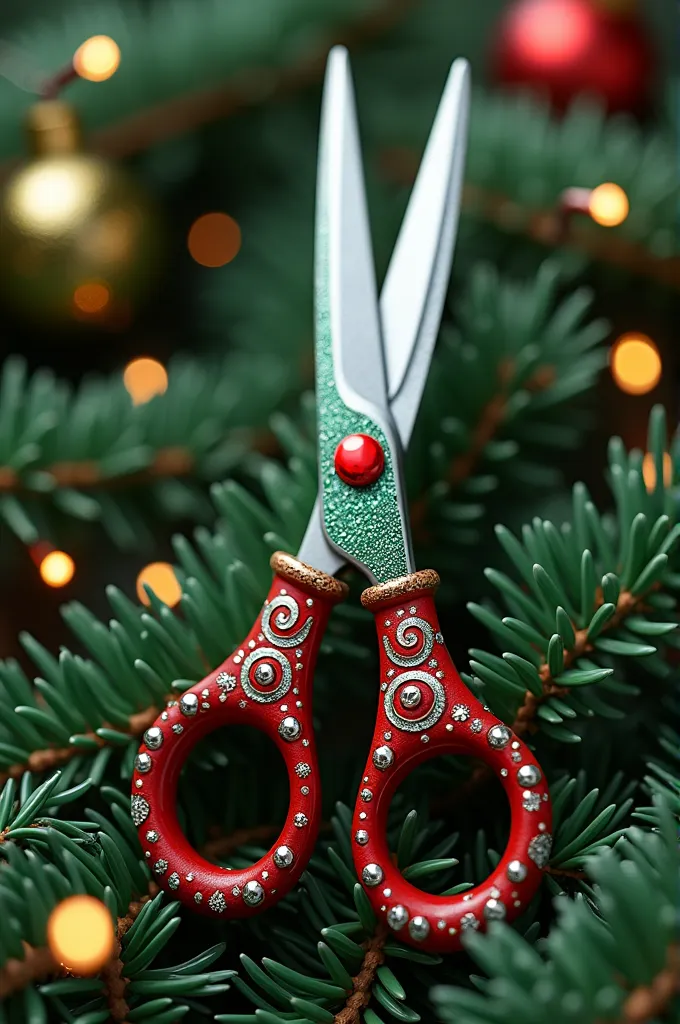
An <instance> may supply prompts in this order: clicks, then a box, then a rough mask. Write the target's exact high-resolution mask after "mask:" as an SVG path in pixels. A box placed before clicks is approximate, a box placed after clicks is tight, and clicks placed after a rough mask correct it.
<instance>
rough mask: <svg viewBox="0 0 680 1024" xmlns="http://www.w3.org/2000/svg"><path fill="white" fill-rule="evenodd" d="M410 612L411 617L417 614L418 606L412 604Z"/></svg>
mask: <svg viewBox="0 0 680 1024" xmlns="http://www.w3.org/2000/svg"><path fill="white" fill-rule="evenodd" d="M408 611H409V615H415V613H416V606H415V605H414V604H412V605H411V607H410V608H409V610H408Z"/></svg>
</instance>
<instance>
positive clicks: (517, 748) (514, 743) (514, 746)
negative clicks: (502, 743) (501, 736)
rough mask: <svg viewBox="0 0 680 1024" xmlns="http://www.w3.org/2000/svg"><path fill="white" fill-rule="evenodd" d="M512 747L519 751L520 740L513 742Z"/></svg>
mask: <svg viewBox="0 0 680 1024" xmlns="http://www.w3.org/2000/svg"><path fill="white" fill-rule="evenodd" d="M511 746H512V749H513V750H519V740H513V742H512V744H511Z"/></svg>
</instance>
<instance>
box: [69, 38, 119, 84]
mask: <svg viewBox="0 0 680 1024" xmlns="http://www.w3.org/2000/svg"><path fill="white" fill-rule="evenodd" d="M119 64H120V47H119V46H118V43H116V42H115V41H114V40H113V39H111V37H110V36H91V38H90V39H86V40H85V42H84V43H82V44H81V45H80V46H79V47H78V49H77V50H76V52H75V54H74V55H73V67H74V70H75V71H76V74H78V75H80V77H81V78H86V79H87V80H88V81H89V82H105V81H106V79H107V78H110V77H111V75H113V74H115V72H116V71H117V70H118V65H119Z"/></svg>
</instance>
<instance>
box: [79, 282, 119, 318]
mask: <svg viewBox="0 0 680 1024" xmlns="http://www.w3.org/2000/svg"><path fill="white" fill-rule="evenodd" d="M110 300H111V292H110V291H109V288H108V285H106V284H104V282H103V281H86V282H85V284H79V285H78V287H77V288H76V290H75V291H74V293H73V305H74V306H75V307H76V310H78V312H79V313H84V314H85V315H86V316H97V315H98V314H99V313H103V312H104V310H105V309H106V307H107V306H108V304H109V302H110Z"/></svg>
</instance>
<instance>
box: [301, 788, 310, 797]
mask: <svg viewBox="0 0 680 1024" xmlns="http://www.w3.org/2000/svg"><path fill="white" fill-rule="evenodd" d="M300 792H301V793H302V795H303V796H309V786H300Z"/></svg>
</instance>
